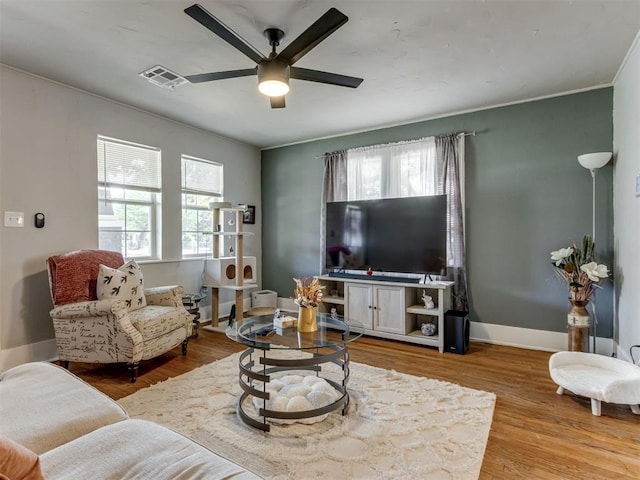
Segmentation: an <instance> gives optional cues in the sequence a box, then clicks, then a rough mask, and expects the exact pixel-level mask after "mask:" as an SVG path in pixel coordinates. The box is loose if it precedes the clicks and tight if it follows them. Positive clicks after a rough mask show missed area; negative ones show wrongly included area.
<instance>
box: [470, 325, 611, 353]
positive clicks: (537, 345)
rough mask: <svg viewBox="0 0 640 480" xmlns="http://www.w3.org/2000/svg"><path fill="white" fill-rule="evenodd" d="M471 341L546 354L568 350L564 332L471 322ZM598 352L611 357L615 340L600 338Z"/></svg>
mask: <svg viewBox="0 0 640 480" xmlns="http://www.w3.org/2000/svg"><path fill="white" fill-rule="evenodd" d="M471 341H477V342H487V343H492V344H495V345H505V346H509V347H517V348H526V349H529V350H542V351H545V352H560V351H563V350H566V349H567V334H566V333H564V332H551V331H548V330H535V329H533V328H522V327H511V326H508V325H497V324H492V323H481V322H471ZM591 342H592V340H590V343H589V345H590V346H591ZM596 350H597V353H600V354H602V355H611V354H612V353H613V351H614V344H613V339H611V338H602V337H598V338H597V340H596Z"/></svg>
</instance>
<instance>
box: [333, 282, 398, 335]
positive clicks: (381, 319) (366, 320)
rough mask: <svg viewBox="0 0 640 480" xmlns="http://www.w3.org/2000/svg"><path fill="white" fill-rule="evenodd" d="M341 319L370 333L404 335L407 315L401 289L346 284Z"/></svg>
mask: <svg viewBox="0 0 640 480" xmlns="http://www.w3.org/2000/svg"><path fill="white" fill-rule="evenodd" d="M344 291H345V307H344V317H345V318H347V319H349V320H356V321H358V322H360V323H362V324H363V325H364V326H365V327H366V328H368V329H369V330H377V331H381V332H388V333H398V334H401V335H406V334H407V333H409V328H410V326H409V324H410V319H409V314H408V313H406V307H407V306H409V305H408V304H407V296H406V295H405V289H404V287H397V286H387V285H367V284H363V283H345V284H344Z"/></svg>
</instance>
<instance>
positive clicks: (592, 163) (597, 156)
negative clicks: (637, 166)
mask: <svg viewBox="0 0 640 480" xmlns="http://www.w3.org/2000/svg"><path fill="white" fill-rule="evenodd" d="M611 155H612V153H611V152H596V153H585V154H584V155H578V162H580V165H582V166H583V167H584V168H587V169H589V171H590V172H591V190H592V191H591V220H592V224H591V239H592V240H593V243H595V242H596V172H597V171H598V169H599V168H602V167H604V166H605V165H606V164H607V163H608V162H609V160H611ZM593 320H594V321H593V353H596V326H597V325H598V316H597V314H596V304H595V302H593Z"/></svg>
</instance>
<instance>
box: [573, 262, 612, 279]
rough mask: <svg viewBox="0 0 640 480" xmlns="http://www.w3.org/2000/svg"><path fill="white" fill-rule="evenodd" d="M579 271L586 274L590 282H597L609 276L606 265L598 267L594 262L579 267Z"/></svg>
mask: <svg viewBox="0 0 640 480" xmlns="http://www.w3.org/2000/svg"><path fill="white" fill-rule="evenodd" d="M580 270H582V271H583V272H584V273H586V274H587V277H589V280H591V281H592V282H599V281H600V279H601V278H607V277H608V276H609V270H608V269H607V266H606V265H598V264H597V263H596V262H589V263H585V264H584V265H581V266H580Z"/></svg>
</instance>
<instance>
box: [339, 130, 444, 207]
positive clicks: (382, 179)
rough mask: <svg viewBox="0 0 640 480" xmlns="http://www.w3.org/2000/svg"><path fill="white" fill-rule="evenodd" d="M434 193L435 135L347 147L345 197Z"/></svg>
mask: <svg viewBox="0 0 640 480" xmlns="http://www.w3.org/2000/svg"><path fill="white" fill-rule="evenodd" d="M435 194H436V145H435V138H434V137H429V138H425V139H422V140H417V141H411V142H401V143H396V144H392V145H377V146H374V147H364V148H355V149H351V150H348V151H347V198H348V200H368V199H374V198H396V197H416V196H421V195H435Z"/></svg>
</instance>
